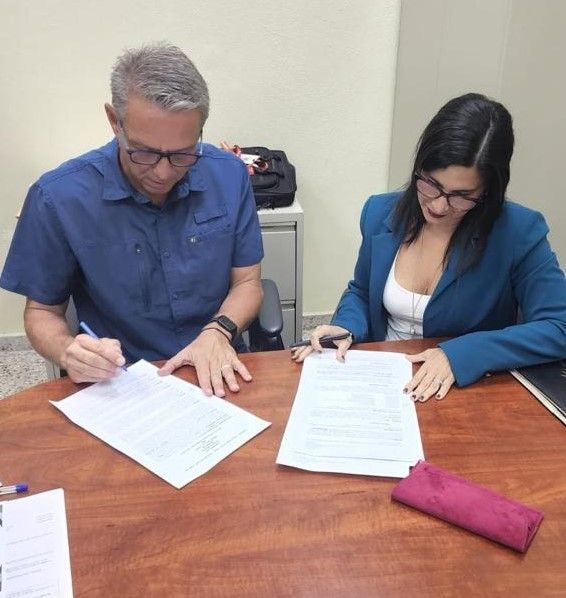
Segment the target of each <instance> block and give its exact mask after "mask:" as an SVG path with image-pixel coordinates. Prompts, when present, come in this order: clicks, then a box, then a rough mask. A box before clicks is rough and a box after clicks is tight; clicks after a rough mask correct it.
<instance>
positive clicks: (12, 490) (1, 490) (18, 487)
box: [0, 484, 28, 494]
mask: <svg viewBox="0 0 566 598" xmlns="http://www.w3.org/2000/svg"><path fill="white" fill-rule="evenodd" d="M27 491H28V485H27V484H14V485H13V486H1V487H0V494H19V493H20V492H27Z"/></svg>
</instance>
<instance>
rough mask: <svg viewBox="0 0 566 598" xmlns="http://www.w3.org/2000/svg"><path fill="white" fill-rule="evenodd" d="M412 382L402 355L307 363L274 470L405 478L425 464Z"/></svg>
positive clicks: (317, 358) (355, 354) (318, 358)
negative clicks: (409, 386)
mask: <svg viewBox="0 0 566 598" xmlns="http://www.w3.org/2000/svg"><path fill="white" fill-rule="evenodd" d="M411 377H412V368H411V364H410V363H409V361H407V359H405V357H404V356H403V355H402V354H400V353H385V352H381V351H375V352H374V351H348V353H347V355H346V362H345V363H340V362H339V361H337V360H336V350H335V349H327V350H325V351H323V352H322V353H319V354H316V353H312V354H311V355H309V357H307V359H306V360H305V362H304V364H303V371H302V374H301V380H300V383H299V388H298V390H297V395H296V397H295V402H294V403H293V408H292V410H291V414H290V416H289V421H288V422H287V427H286V428H285V433H284V434H283V439H282V441H281V447H280V449H279V454H278V456H277V463H279V464H281V465H289V466H291V467H298V468H300V469H307V470H309V471H326V472H334V473H354V474H364V475H375V476H387V477H395V478H402V477H406V476H407V475H408V474H409V466H411V465H414V464H415V463H416V462H417V461H418V460H419V459H424V455H423V448H422V443H421V435H420V431H419V423H418V420H417V412H416V409H415V405H414V403H413V402H412V401H411V399H410V398H409V397H408V396H407V395H406V394H404V393H403V387H404V385H405V384H406V383H407V382H408V381H409V380H410V379H411Z"/></svg>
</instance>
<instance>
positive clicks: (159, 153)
mask: <svg viewBox="0 0 566 598" xmlns="http://www.w3.org/2000/svg"><path fill="white" fill-rule="evenodd" d="M118 126H119V127H120V131H121V132H122V135H123V136H124V140H125V141H126V142H129V140H128V136H127V135H126V131H125V129H124V125H123V124H122V123H121V122H120V123H118ZM197 143H198V147H199V153H198V154H194V153H192V152H162V151H159V150H149V149H132V148H131V147H128V146H126V147H125V148H124V151H125V152H126V153H127V154H128V156H129V157H130V160H131V161H132V162H133V163H134V164H139V165H140V166H156V165H157V164H159V162H161V160H162V159H163V158H167V160H168V161H169V164H171V166H173V167H175V168H190V167H192V166H194V165H195V164H196V163H197V162H198V161H199V160H200V159H201V158H202V156H203V154H202V131H201V133H200V136H199V140H198V142H197ZM134 154H144V155H146V156H148V157H149V156H154V157H155V160H154V161H153V162H139V161H137V160H135V159H134ZM175 156H190V157H191V158H194V162H191V163H190V164H175V162H174V160H175ZM172 158H173V159H172Z"/></svg>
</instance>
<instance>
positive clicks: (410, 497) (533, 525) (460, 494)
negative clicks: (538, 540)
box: [391, 461, 544, 552]
mask: <svg viewBox="0 0 566 598" xmlns="http://www.w3.org/2000/svg"><path fill="white" fill-rule="evenodd" d="M391 498H393V499H394V500H397V501H399V502H402V503H404V504H406V505H409V506H410V507H413V508H415V509H418V510H419V511H424V512H425V513H428V514H429V515H434V516H435V517H439V518H440V519H443V520H444V521H448V522H449V523H452V524H454V525H458V526H460V527H463V528H465V529H467V530H469V531H471V532H474V533H476V534H479V535H480V536H484V537H486V538H489V539H490V540H494V541H495V542H499V543H500V544H505V545H506V546H509V547H510V548H513V549H515V550H518V551H519V552H526V551H527V548H528V547H529V545H530V543H531V542H532V540H533V538H534V536H535V534H536V532H537V530H538V528H539V526H540V524H541V522H542V520H543V517H544V515H543V513H542V512H541V511H537V510H535V509H531V508H530V507H527V506H525V505H523V504H521V503H518V502H515V501H514V500H511V499H509V498H507V497H505V496H503V495H501V494H497V493H496V492H493V491H492V490H488V489H487V488H484V487H483V486H479V485H477V484H475V483H474V482H470V481H469V480H465V479H464V478H460V477H458V476H456V475H454V474H452V473H450V472H448V471H444V470H442V469H440V468H439V467H436V466H435V465H432V464H431V463H427V462H426V461H419V462H418V463H417V464H416V465H415V466H414V467H412V468H411V473H409V475H408V477H406V478H405V479H403V480H401V481H400V482H399V483H398V484H397V485H396V486H395V487H394V488H393V492H392V493H391Z"/></svg>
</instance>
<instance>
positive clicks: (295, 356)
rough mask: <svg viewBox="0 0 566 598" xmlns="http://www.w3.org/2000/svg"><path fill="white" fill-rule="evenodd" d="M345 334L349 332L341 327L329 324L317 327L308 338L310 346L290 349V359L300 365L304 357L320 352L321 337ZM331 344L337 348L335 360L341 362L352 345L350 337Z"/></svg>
mask: <svg viewBox="0 0 566 598" xmlns="http://www.w3.org/2000/svg"><path fill="white" fill-rule="evenodd" d="M347 332H349V331H348V330H346V329H345V328H342V327H341V326H331V325H329V324H325V325H323V326H317V327H316V328H315V329H314V330H313V331H312V333H311V335H310V337H309V340H310V342H311V344H310V345H308V346H306V347H294V348H293V349H291V359H292V360H293V361H296V362H297V363H301V361H304V360H305V357H307V355H309V354H310V353H312V352H313V351H317V352H318V353H320V352H321V351H322V345H321V344H320V338H321V337H322V336H335V335H338V334H345V333H347ZM332 343H333V344H334V345H336V347H337V350H336V359H337V360H338V361H342V362H343V361H344V358H345V356H346V351H347V350H348V349H349V348H350V346H351V344H352V336H351V335H350V336H348V338H344V339H342V340H339V341H332Z"/></svg>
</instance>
